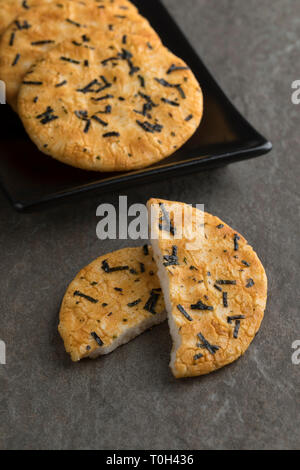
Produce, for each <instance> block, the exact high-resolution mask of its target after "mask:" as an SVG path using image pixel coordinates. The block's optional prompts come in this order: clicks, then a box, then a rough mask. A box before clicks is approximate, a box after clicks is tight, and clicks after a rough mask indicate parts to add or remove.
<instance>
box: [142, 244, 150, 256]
mask: <svg viewBox="0 0 300 470" xmlns="http://www.w3.org/2000/svg"><path fill="white" fill-rule="evenodd" d="M143 252H144V255H145V256H148V255H149V247H148V245H144V246H143Z"/></svg>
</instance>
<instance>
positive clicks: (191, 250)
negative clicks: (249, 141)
mask: <svg viewBox="0 0 300 470" xmlns="http://www.w3.org/2000/svg"><path fill="white" fill-rule="evenodd" d="M148 207H149V211H150V212H151V211H152V214H153V218H152V223H151V231H152V235H151V237H152V247H153V251H154V258H155V261H156V263H157V265H158V276H159V278H160V282H161V287H162V289H163V293H164V298H165V303H166V309H167V312H168V319H169V327H170V332H171V336H172V339H173V350H172V354H171V363H170V367H171V369H172V372H173V374H174V376H175V377H177V378H180V377H191V376H197V375H202V374H207V373H209V372H212V371H214V370H216V369H219V368H220V367H223V366H225V365H227V364H229V363H231V362H233V361H235V360H236V359H238V358H239V357H240V356H241V355H242V354H243V353H244V352H245V351H246V350H247V348H248V346H249V345H250V343H251V341H252V340H253V338H254V336H255V335H256V333H257V331H258V329H259V327H260V324H261V321H262V319H263V315H264V310H265V307H266V301H267V278H266V274H265V270H264V268H263V266H262V264H261V262H260V260H259V259H258V256H257V255H256V253H255V252H254V251H253V249H252V248H251V247H250V246H249V245H248V243H247V241H246V240H245V238H244V237H243V236H242V235H240V234H239V233H237V232H236V231H234V230H233V229H232V228H230V227H229V226H228V225H226V224H225V223H224V222H222V221H221V220H220V219H219V218H218V217H215V216H213V215H210V214H208V213H203V212H201V211H199V209H196V208H190V207H188V206H187V205H186V204H182V203H177V202H170V201H163V200H159V199H151V200H150V201H149V202H148ZM183 209H185V210H186V214H187V216H186V217H185V218H184V223H183V232H182V233H181V232H180V226H179V225H178V224H181V218H180V217H181V215H179V216H178V214H181V212H180V211H183ZM175 214H176V215H175ZM196 216H198V218H197V217H196ZM178 217H179V218H178ZM201 220H202V221H201ZM178 221H179V222H178ZM203 224H204V225H203ZM197 233H198V234H200V233H201V236H200V238H199V240H198V243H199V241H200V244H198V245H195V244H194V242H193V243H192V246H191V239H192V238H193V237H192V234H194V235H195V234H197ZM179 234H180V236H179ZM177 238H178V239H177ZM179 238H180V239H179ZM197 238H198V237H197Z"/></svg>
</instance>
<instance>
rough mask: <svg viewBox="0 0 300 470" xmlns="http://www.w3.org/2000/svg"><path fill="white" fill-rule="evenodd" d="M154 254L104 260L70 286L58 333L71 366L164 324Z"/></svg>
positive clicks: (136, 252) (143, 250)
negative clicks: (69, 357) (69, 356)
mask: <svg viewBox="0 0 300 470" xmlns="http://www.w3.org/2000/svg"><path fill="white" fill-rule="evenodd" d="M156 270H157V268H156V265H155V263H154V261H153V258H152V249H151V247H148V246H147V245H146V246H144V247H139V248H124V249H122V250H119V251H115V252H113V253H110V254H107V255H104V256H101V257H100V258H98V259H96V260H95V261H93V262H92V263H91V264H89V265H88V266H87V267H85V268H84V269H82V270H81V271H80V272H79V273H78V274H77V276H76V277H75V279H74V280H73V281H72V282H71V284H70V285H69V287H68V289H67V291H66V294H65V296H64V299H63V302H62V306H61V310H60V314H59V320H60V321H59V327H58V330H59V333H60V335H61V337H62V339H63V341H64V344H65V348H66V351H67V352H68V353H69V354H70V355H71V359H72V360H73V361H79V360H80V359H83V358H85V357H90V358H96V357H98V356H100V355H103V354H108V353H110V352H112V351H113V350H114V349H116V348H117V347H118V346H121V345H122V344H125V343H127V342H128V341H130V340H131V339H133V338H135V337H136V336H138V335H140V334H141V333H143V332H144V331H145V330H147V329H149V328H151V327H153V326H154V325H158V324H159V323H161V322H163V321H164V320H165V319H166V312H165V306H164V299H163V295H162V292H161V289H160V285H159V280H158V278H157V276H156Z"/></svg>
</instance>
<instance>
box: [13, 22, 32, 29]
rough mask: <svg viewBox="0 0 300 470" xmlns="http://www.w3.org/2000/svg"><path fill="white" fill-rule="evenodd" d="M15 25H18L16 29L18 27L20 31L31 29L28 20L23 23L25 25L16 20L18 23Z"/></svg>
mask: <svg viewBox="0 0 300 470" xmlns="http://www.w3.org/2000/svg"><path fill="white" fill-rule="evenodd" d="M15 25H16V27H17V28H18V29H19V30H21V29H29V28H31V25H30V24H29V23H28V22H27V21H26V20H25V21H23V24H21V23H20V22H19V20H16V21H15Z"/></svg>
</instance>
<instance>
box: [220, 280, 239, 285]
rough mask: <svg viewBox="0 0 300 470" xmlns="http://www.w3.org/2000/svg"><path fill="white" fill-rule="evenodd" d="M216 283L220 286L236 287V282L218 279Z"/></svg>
mask: <svg viewBox="0 0 300 470" xmlns="http://www.w3.org/2000/svg"><path fill="white" fill-rule="evenodd" d="M216 283H217V284H219V285H221V286H236V281H231V280H227V279H218V281H216Z"/></svg>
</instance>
